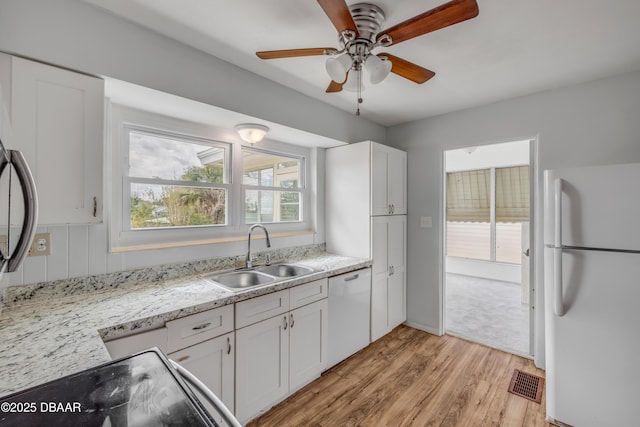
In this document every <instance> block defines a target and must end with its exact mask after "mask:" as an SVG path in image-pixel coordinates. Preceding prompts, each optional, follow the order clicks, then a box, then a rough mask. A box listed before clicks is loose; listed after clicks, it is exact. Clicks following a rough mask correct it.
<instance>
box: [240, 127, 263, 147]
mask: <svg viewBox="0 0 640 427" xmlns="http://www.w3.org/2000/svg"><path fill="white" fill-rule="evenodd" d="M236 131H237V132H238V135H240V138H241V139H242V140H243V141H244V142H249V143H251V144H255V143H256V142H260V141H262V140H263V139H264V137H265V135H266V134H267V132H269V128H268V127H266V126H264V125H259V124H257V123H243V124H240V125H236Z"/></svg>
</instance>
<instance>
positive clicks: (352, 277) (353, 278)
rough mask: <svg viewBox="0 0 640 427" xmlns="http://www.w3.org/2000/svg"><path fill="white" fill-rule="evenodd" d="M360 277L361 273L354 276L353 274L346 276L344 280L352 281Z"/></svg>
mask: <svg viewBox="0 0 640 427" xmlns="http://www.w3.org/2000/svg"><path fill="white" fill-rule="evenodd" d="M358 277H360V275H359V274H354V275H353V276H351V277H346V278H345V279H344V281H345V282H350V281H352V280H356V279H357V278H358Z"/></svg>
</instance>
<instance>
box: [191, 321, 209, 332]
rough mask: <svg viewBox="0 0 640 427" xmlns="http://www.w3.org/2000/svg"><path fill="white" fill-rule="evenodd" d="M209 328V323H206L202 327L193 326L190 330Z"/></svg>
mask: <svg viewBox="0 0 640 427" xmlns="http://www.w3.org/2000/svg"><path fill="white" fill-rule="evenodd" d="M209 326H211V322H207V323H203V324H202V325H198V326H194V327H193V328H191V329H192V330H194V331H199V330H200V329H205V328H208V327H209Z"/></svg>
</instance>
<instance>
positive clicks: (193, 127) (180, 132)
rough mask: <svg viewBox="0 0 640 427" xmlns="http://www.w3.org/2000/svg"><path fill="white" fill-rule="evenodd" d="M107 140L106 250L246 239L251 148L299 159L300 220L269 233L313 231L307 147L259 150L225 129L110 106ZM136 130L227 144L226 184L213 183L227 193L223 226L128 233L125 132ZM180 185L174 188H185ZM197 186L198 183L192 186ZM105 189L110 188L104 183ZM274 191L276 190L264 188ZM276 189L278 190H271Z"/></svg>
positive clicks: (274, 145) (267, 144)
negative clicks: (246, 159)
mask: <svg viewBox="0 0 640 427" xmlns="http://www.w3.org/2000/svg"><path fill="white" fill-rule="evenodd" d="M107 114H108V117H107V123H109V126H108V128H107V135H106V138H107V140H108V141H110V144H111V147H110V149H108V150H107V152H106V160H107V168H106V170H107V173H108V174H111V176H109V177H108V179H107V182H108V183H110V186H111V188H110V189H109V191H105V194H108V196H109V198H110V200H108V205H109V206H110V207H111V209H110V210H109V212H108V213H107V220H108V226H109V250H110V252H125V251H132V250H143V249H160V248H167V247H180V246H191V245H201V244H208V243H224V242H230V241H240V240H246V234H247V232H248V229H249V227H250V226H251V225H252V224H245V223H244V188H243V185H242V175H243V168H242V149H243V147H249V148H253V149H259V150H263V151H265V152H268V153H272V154H276V155H283V156H287V157H292V158H296V159H298V158H299V159H300V160H301V165H300V168H301V171H300V180H301V187H302V188H299V190H300V191H301V203H302V206H301V208H302V221H294V222H279V223H266V224H265V225H266V226H267V227H268V229H269V232H270V233H271V234H272V235H273V236H274V237H277V236H278V235H283V236H286V235H291V234H296V233H301V232H310V231H311V232H312V231H313V218H312V216H311V210H310V206H311V204H312V203H311V201H312V200H311V197H312V195H311V190H310V188H309V185H308V183H310V182H311V177H310V169H311V168H310V167H309V164H308V163H309V160H310V157H311V149H310V148H307V147H302V146H296V145H292V144H285V143H280V142H277V141H272V140H265V141H262V142H260V144H259V147H252V146H251V145H249V144H244V143H242V144H241V143H239V142H237V141H233V140H232V138H230V137H229V131H228V130H226V129H220V128H217V127H213V126H210V125H205V124H199V123H193V122H188V121H185V120H181V119H176V118H173V117H168V116H163V115H159V114H155V113H151V112H147V111H142V110H138V109H135V108H131V107H126V106H121V105H116V104H111V105H110V108H108V109H107ZM130 130H138V131H141V132H146V133H151V134H154V135H158V136H163V135H164V136H168V137H171V138H177V139H184V140H186V141H187V142H203V141H210V142H211V143H212V144H213V145H216V146H224V144H228V147H229V149H228V151H227V152H225V155H228V156H229V157H228V158H229V162H228V172H227V174H228V178H227V179H228V182H226V183H224V184H219V183H216V184H215V185H214V187H216V188H225V189H227V203H226V217H227V221H226V222H227V224H226V225H199V226H192V227H189V226H187V227H168V228H150V229H134V230H131V229H130V216H129V215H130V185H129V183H130V180H129V179H128V173H127V172H128V167H127V165H128V156H129V152H128V147H129V145H128V141H129V131H130ZM183 184H184V182H182V181H180V182H179V183H178V185H183ZM194 184H195V185H196V186H201V185H200V184H201V183H194ZM107 185H109V184H107ZM265 189H269V190H272V189H274V188H272V187H269V188H265ZM275 189H276V190H280V188H275Z"/></svg>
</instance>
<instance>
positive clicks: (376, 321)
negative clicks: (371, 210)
mask: <svg viewBox="0 0 640 427" xmlns="http://www.w3.org/2000/svg"><path fill="white" fill-rule="evenodd" d="M388 218H389V217H386V216H379V217H375V218H372V219H371V244H372V248H371V256H372V258H373V264H372V265H371V341H375V340H377V339H378V338H380V337H381V336H383V335H384V334H386V333H387V332H388V328H387V326H388V320H387V311H388V310H387V300H388V299H387V293H388V292H387V280H388V278H389V259H388V253H387V248H388V245H389V238H388V229H389V220H388Z"/></svg>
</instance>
